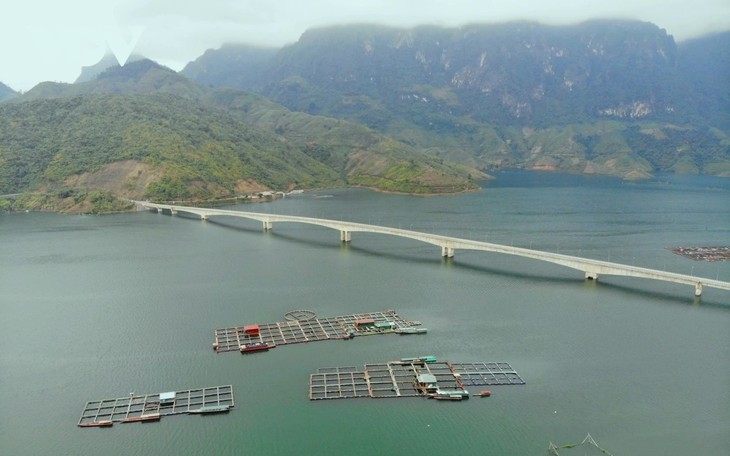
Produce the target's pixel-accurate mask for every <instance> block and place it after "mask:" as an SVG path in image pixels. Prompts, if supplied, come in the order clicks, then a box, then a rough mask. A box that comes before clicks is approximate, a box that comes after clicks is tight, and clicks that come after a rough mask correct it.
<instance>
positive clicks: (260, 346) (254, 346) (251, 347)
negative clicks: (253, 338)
mask: <svg viewBox="0 0 730 456" xmlns="http://www.w3.org/2000/svg"><path fill="white" fill-rule="evenodd" d="M270 348H274V345H269V344H267V343H266V342H252V343H250V344H243V345H241V347H240V350H241V353H253V352H259V351H268V350H269V349H270Z"/></svg>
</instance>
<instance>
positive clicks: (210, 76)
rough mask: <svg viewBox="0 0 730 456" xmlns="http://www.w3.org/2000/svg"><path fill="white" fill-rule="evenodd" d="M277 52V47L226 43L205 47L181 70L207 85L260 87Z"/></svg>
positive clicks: (188, 76) (189, 76) (190, 77)
mask: <svg viewBox="0 0 730 456" xmlns="http://www.w3.org/2000/svg"><path fill="white" fill-rule="evenodd" d="M277 52H278V49H276V48H263V47H255V46H248V45H244V44H226V45H224V46H221V48H220V49H216V50H212V49H210V50H207V51H205V53H204V54H203V55H202V56H200V57H199V58H198V59H196V60H194V61H192V62H190V63H188V64H187V65H186V66H185V68H183V69H182V71H181V72H180V74H182V75H183V76H185V77H187V78H189V79H192V80H194V81H197V82H199V83H201V84H203V85H207V86H215V87H237V88H246V89H253V88H254V87H257V88H261V87H260V86H261V85H262V81H264V76H265V74H264V71H265V70H266V68H267V67H268V65H269V62H270V61H271V59H272V58H273V57H274V56H275V55H276V53H277Z"/></svg>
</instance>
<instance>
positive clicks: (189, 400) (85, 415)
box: [78, 385, 235, 427]
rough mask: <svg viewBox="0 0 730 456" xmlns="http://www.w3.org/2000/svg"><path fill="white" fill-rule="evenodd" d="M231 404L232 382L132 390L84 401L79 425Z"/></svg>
mask: <svg viewBox="0 0 730 456" xmlns="http://www.w3.org/2000/svg"><path fill="white" fill-rule="evenodd" d="M234 405H235V404H234V402H233V386H232V385H224V386H212V387H208V388H197V389H190V390H184V391H171V392H167V393H158V394H146V395H143V396H137V395H135V394H134V393H132V394H130V395H129V396H126V397H120V398H117V399H103V400H100V401H90V402H87V403H86V406H85V407H84V411H83V412H82V413H81V418H79V422H78V425H79V426H80V427H108V426H112V425H113V424H114V423H136V422H146V421H158V420H159V419H160V417H163V416H168V415H181V414H209V413H223V412H228V411H229V410H230V409H232V408H233V407H234Z"/></svg>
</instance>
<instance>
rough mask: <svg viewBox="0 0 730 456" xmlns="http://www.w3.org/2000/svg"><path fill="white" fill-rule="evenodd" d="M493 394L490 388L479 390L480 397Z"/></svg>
mask: <svg viewBox="0 0 730 456" xmlns="http://www.w3.org/2000/svg"><path fill="white" fill-rule="evenodd" d="M491 395H492V392H491V391H489V390H484V391H480V392H479V397H489V396H491Z"/></svg>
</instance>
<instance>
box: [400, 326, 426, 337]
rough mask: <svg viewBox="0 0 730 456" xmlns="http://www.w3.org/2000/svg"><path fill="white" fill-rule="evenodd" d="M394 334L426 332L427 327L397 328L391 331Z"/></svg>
mask: <svg viewBox="0 0 730 456" xmlns="http://www.w3.org/2000/svg"><path fill="white" fill-rule="evenodd" d="M393 332H394V333H396V334H400V335H406V334H426V333H427V332H428V329H426V328H410V327H409V328H398V329H396V330H394V331H393Z"/></svg>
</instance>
